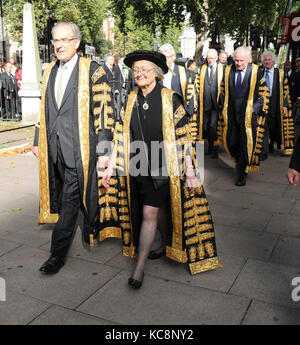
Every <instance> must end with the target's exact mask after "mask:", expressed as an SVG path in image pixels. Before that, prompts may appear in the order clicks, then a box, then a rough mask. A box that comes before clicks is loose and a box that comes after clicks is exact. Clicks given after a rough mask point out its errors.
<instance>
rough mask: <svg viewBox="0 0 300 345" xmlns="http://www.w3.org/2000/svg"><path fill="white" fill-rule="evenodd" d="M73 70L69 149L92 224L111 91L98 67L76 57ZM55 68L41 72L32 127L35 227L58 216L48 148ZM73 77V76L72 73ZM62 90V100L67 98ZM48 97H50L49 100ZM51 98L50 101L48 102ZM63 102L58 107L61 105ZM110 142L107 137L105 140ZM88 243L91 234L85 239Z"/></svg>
mask: <svg viewBox="0 0 300 345" xmlns="http://www.w3.org/2000/svg"><path fill="white" fill-rule="evenodd" d="M75 68H77V69H78V73H77V75H76V80H77V82H76V83H75V84H74V85H69V84H70V83H69V84H68V87H69V88H70V87H71V88H74V89H75V94H77V97H75V104H74V105H73V107H72V111H73V121H72V140H73V143H72V146H73V150H74V152H73V153H74V159H75V167H76V170H77V174H78V181H79V187H80V193H81V198H82V205H83V207H82V209H83V212H84V214H85V217H86V218H87V220H88V221H89V222H90V223H91V224H92V223H93V222H94V221H95V220H96V219H97V217H98V213H99V212H98V205H97V199H98V188H97V183H98V181H97V170H96V164H97V156H96V145H97V143H98V142H99V141H100V140H105V139H106V136H107V135H108V134H109V133H110V132H111V130H112V128H113V127H114V116H113V110H112V108H111V106H110V102H111V94H110V92H111V89H110V87H109V86H108V84H107V79H106V75H105V71H104V70H103V68H102V67H99V65H98V64H96V63H94V62H92V60H89V59H86V58H80V59H79V61H78V63H77V65H76V66H75ZM57 69H58V63H57V60H56V61H53V62H52V63H50V64H49V65H48V66H47V68H46V70H45V73H44V77H43V85H42V104H41V115H40V119H39V121H38V122H37V124H36V136H35V145H36V144H37V141H38V147H39V157H38V164H39V180H40V185H39V192H40V209H39V217H38V222H39V224H44V223H56V222H57V220H58V216H59V213H60V203H59V200H60V195H61V192H62V190H61V188H60V187H61V186H59V183H58V179H57V177H56V175H55V169H54V163H53V160H52V157H51V151H50V148H49V136H50V133H49V132H50V130H49V107H50V103H51V104H52V103H53V97H54V92H53V91H54V81H55V75H56V72H57ZM75 74H76V73H75ZM68 92H70V91H68V89H66V92H65V95H64V99H65V98H66V97H68ZM49 97H50V98H49ZM51 97H52V99H51ZM64 99H63V102H62V107H63V106H64V105H63V103H64ZM107 139H108V140H110V138H109V137H107ZM85 238H89V240H90V242H91V244H92V242H93V235H92V234H90V236H89V235H88V236H85Z"/></svg>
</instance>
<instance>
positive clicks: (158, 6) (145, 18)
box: [111, 0, 286, 38]
mask: <svg viewBox="0 0 300 345" xmlns="http://www.w3.org/2000/svg"><path fill="white" fill-rule="evenodd" d="M111 4H112V5H111V7H112V9H113V12H114V13H118V16H119V18H120V23H119V28H120V30H121V31H124V30H125V29H126V26H125V21H126V13H127V8H128V6H129V5H132V6H133V7H134V13H135V19H134V20H135V23H137V24H139V25H145V26H146V27H147V28H148V30H149V31H151V32H152V33H153V34H155V32H156V30H157V27H160V30H161V32H163V33H164V32H165V31H166V30H167V28H168V25H169V24H170V23H173V24H174V25H179V24H180V23H183V22H184V19H185V16H186V14H187V13H189V14H190V17H189V21H190V24H191V25H192V26H193V27H194V30H195V32H196V33H197V34H201V33H205V32H208V31H209V32H210V33H212V32H213V31H214V29H215V23H216V20H217V19H218V22H219V24H220V32H221V33H223V34H229V35H231V36H232V37H233V38H243V37H245V34H246V30H247V27H248V26H249V24H255V25H257V26H258V31H260V32H262V31H263V30H264V29H266V28H267V29H275V30H276V29H277V27H278V24H279V17H280V16H281V15H282V14H283V11H284V7H285V4H286V0H264V1H262V0H238V1H237V0H194V1H191V0H143V1H140V0H111Z"/></svg>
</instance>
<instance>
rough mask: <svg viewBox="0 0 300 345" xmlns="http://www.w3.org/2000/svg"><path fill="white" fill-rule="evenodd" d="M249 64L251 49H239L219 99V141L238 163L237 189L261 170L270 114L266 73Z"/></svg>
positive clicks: (228, 71)
mask: <svg viewBox="0 0 300 345" xmlns="http://www.w3.org/2000/svg"><path fill="white" fill-rule="evenodd" d="M249 61H250V52H249V50H248V49H247V48H246V47H239V48H237V50H236V51H235V53H234V65H230V66H227V67H226V69H225V75H224V81H223V86H222V87H223V90H222V94H221V96H220V102H221V105H222V109H223V111H222V115H221V116H220V130H219V139H220V141H222V142H223V144H224V147H225V149H226V151H227V153H228V155H229V157H230V158H231V159H232V160H233V161H234V162H235V163H236V170H237V180H236V185H237V186H244V185H245V184H246V178H247V173H248V172H249V171H250V170H253V171H257V170H258V169H259V162H260V157H261V153H262V147H263V140H264V134H265V128H264V127H265V121H266V115H267V113H268V102H269V92H268V88H267V86H266V83H265V79H264V77H263V73H262V72H261V71H260V70H259V69H258V66H257V65H254V64H251V63H249Z"/></svg>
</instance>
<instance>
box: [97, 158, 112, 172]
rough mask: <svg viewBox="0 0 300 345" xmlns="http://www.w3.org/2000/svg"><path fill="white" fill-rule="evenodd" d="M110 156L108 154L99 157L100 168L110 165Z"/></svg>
mask: <svg viewBox="0 0 300 345" xmlns="http://www.w3.org/2000/svg"><path fill="white" fill-rule="evenodd" d="M109 160H110V157H108V156H99V157H98V165H99V168H100V169H105V168H107V167H108V164H109Z"/></svg>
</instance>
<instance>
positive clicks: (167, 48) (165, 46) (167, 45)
mask: <svg viewBox="0 0 300 345" xmlns="http://www.w3.org/2000/svg"><path fill="white" fill-rule="evenodd" d="M164 51H167V52H170V53H172V54H176V52H175V49H174V48H173V46H172V45H171V44H170V43H165V44H163V45H162V46H161V47H160V48H159V52H160V53H162V52H164Z"/></svg>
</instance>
